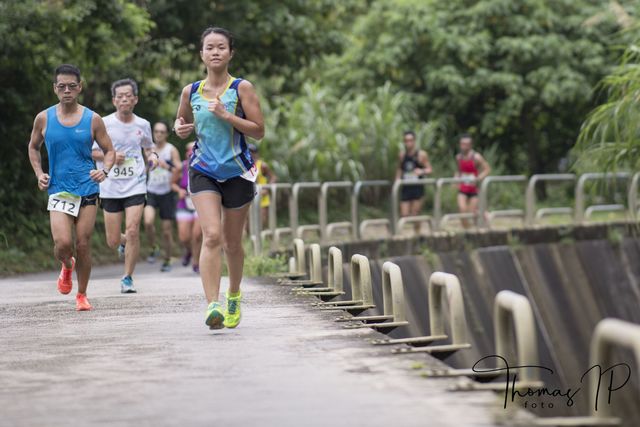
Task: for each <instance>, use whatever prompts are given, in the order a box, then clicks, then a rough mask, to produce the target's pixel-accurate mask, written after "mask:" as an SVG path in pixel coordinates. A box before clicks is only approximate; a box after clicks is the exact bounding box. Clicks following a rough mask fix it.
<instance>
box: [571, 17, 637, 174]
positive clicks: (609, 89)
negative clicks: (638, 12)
mask: <svg viewBox="0 0 640 427" xmlns="http://www.w3.org/2000/svg"><path fill="white" fill-rule="evenodd" d="M639 30H640V27H636V28H634V32H635V33H636V34H637V36H636V42H634V43H633V44H631V45H630V46H629V47H627V49H626V50H625V52H624V54H623V55H622V58H621V60H620V64H619V65H618V66H617V67H616V68H615V69H614V70H613V72H612V73H611V74H610V75H608V76H607V77H605V78H604V79H603V80H602V82H601V85H600V90H601V91H602V92H604V93H605V94H606V96H607V100H606V102H605V103H603V104H602V105H600V106H598V107H597V108H595V109H594V110H593V111H592V112H591V113H590V114H589V116H588V117H587V120H586V121H585V123H584V125H583V126H582V129H581V132H580V138H579V140H578V144H577V145H576V149H575V150H574V154H575V156H576V164H575V167H576V169H577V170H578V171H587V170H594V167H595V166H596V165H597V166H598V169H600V170H602V169H604V170H615V169H623V170H638V169H639V168H640V120H638V117H639V115H640V109H639V108H638V99H639V98H640V46H639V45H638V44H637V43H638V41H640V33H639Z"/></svg>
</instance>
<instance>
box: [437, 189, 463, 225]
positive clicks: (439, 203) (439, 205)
mask: <svg viewBox="0 0 640 427" xmlns="http://www.w3.org/2000/svg"><path fill="white" fill-rule="evenodd" d="M465 181H466V180H465V179H464V178H461V177H450V178H438V179H437V180H436V195H435V198H434V202H433V221H434V225H435V228H436V230H441V229H442V224H441V221H442V190H443V188H444V186H445V184H462V183H464V182H465Z"/></svg>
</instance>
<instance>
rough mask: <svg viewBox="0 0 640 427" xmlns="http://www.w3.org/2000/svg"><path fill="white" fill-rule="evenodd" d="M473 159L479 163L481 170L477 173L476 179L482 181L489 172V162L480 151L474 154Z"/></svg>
mask: <svg viewBox="0 0 640 427" xmlns="http://www.w3.org/2000/svg"><path fill="white" fill-rule="evenodd" d="M475 161H476V162H477V163H478V164H479V165H480V168H481V170H482V171H481V172H480V174H479V175H478V178H477V180H478V181H482V180H483V179H485V178H486V177H488V176H489V174H490V173H491V166H489V163H488V162H487V161H486V160H485V158H484V157H482V155H481V154H480V153H476V154H475Z"/></svg>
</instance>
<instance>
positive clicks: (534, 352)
mask: <svg viewBox="0 0 640 427" xmlns="http://www.w3.org/2000/svg"><path fill="white" fill-rule="evenodd" d="M493 328H494V331H495V339H496V343H495V345H496V353H495V354H496V355H498V356H500V357H503V358H505V359H506V360H507V361H508V362H509V365H514V364H513V363H512V361H513V360H514V359H517V366H532V365H537V364H538V341H537V336H536V327H535V319H534V317H533V310H532V309H531V304H530V303H529V300H528V299H527V298H526V297H525V296H523V295H520V294H517V293H515V292H512V291H500V292H498V294H497V295H496V297H495V300H494V305H493ZM503 368H504V366H497V368H496V369H503ZM496 369H493V368H491V369H487V370H476V369H442V370H435V369H433V370H428V371H426V372H424V374H425V376H430V377H463V376H466V377H476V378H478V377H484V378H496V377H498V376H500V375H504V374H505V372H498V371H496ZM511 371H512V372H517V373H518V375H519V377H520V380H519V381H517V382H511V383H510V386H511V387H512V389H523V388H524V389H526V388H528V387H530V388H539V387H543V386H544V384H543V383H542V382H541V381H540V380H539V372H538V371H537V370H536V369H535V368H532V367H529V368H527V367H525V368H519V369H515V368H514V369H512V370H511ZM507 380H508V381H509V379H507ZM505 385H506V384H505V383H504V382H503V383H496V382H492V383H485V384H480V383H476V382H468V383H464V384H458V385H457V386H455V387H454V388H453V389H452V391H475V390H504V388H505Z"/></svg>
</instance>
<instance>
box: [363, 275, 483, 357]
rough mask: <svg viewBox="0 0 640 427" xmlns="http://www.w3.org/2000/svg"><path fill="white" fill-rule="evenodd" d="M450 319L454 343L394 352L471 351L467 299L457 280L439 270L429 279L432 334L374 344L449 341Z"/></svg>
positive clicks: (407, 348) (395, 351)
mask: <svg viewBox="0 0 640 427" xmlns="http://www.w3.org/2000/svg"><path fill="white" fill-rule="evenodd" d="M444 301H448V308H449V311H448V313H446V314H445V312H444ZM445 317H448V318H449V324H450V327H451V337H450V338H451V344H445V345H437V346H430V347H418V348H412V347H404V348H399V349H396V350H393V351H392V353H442V352H453V351H457V350H463V349H467V348H471V344H469V343H468V342H467V320H466V316H465V313H464V300H463V298H462V289H461V287H460V281H459V280H458V277H457V276H455V275H453V274H449V273H443V272H440V271H436V272H435V273H433V274H432V275H431V276H430V277H429V324H430V333H431V334H430V335H427V336H422V337H412V338H400V339H392V340H376V341H374V342H373V343H374V344H427V343H431V342H433V341H439V340H444V339H447V338H449V336H448V335H447V334H446V333H445V327H444V319H445Z"/></svg>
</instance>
